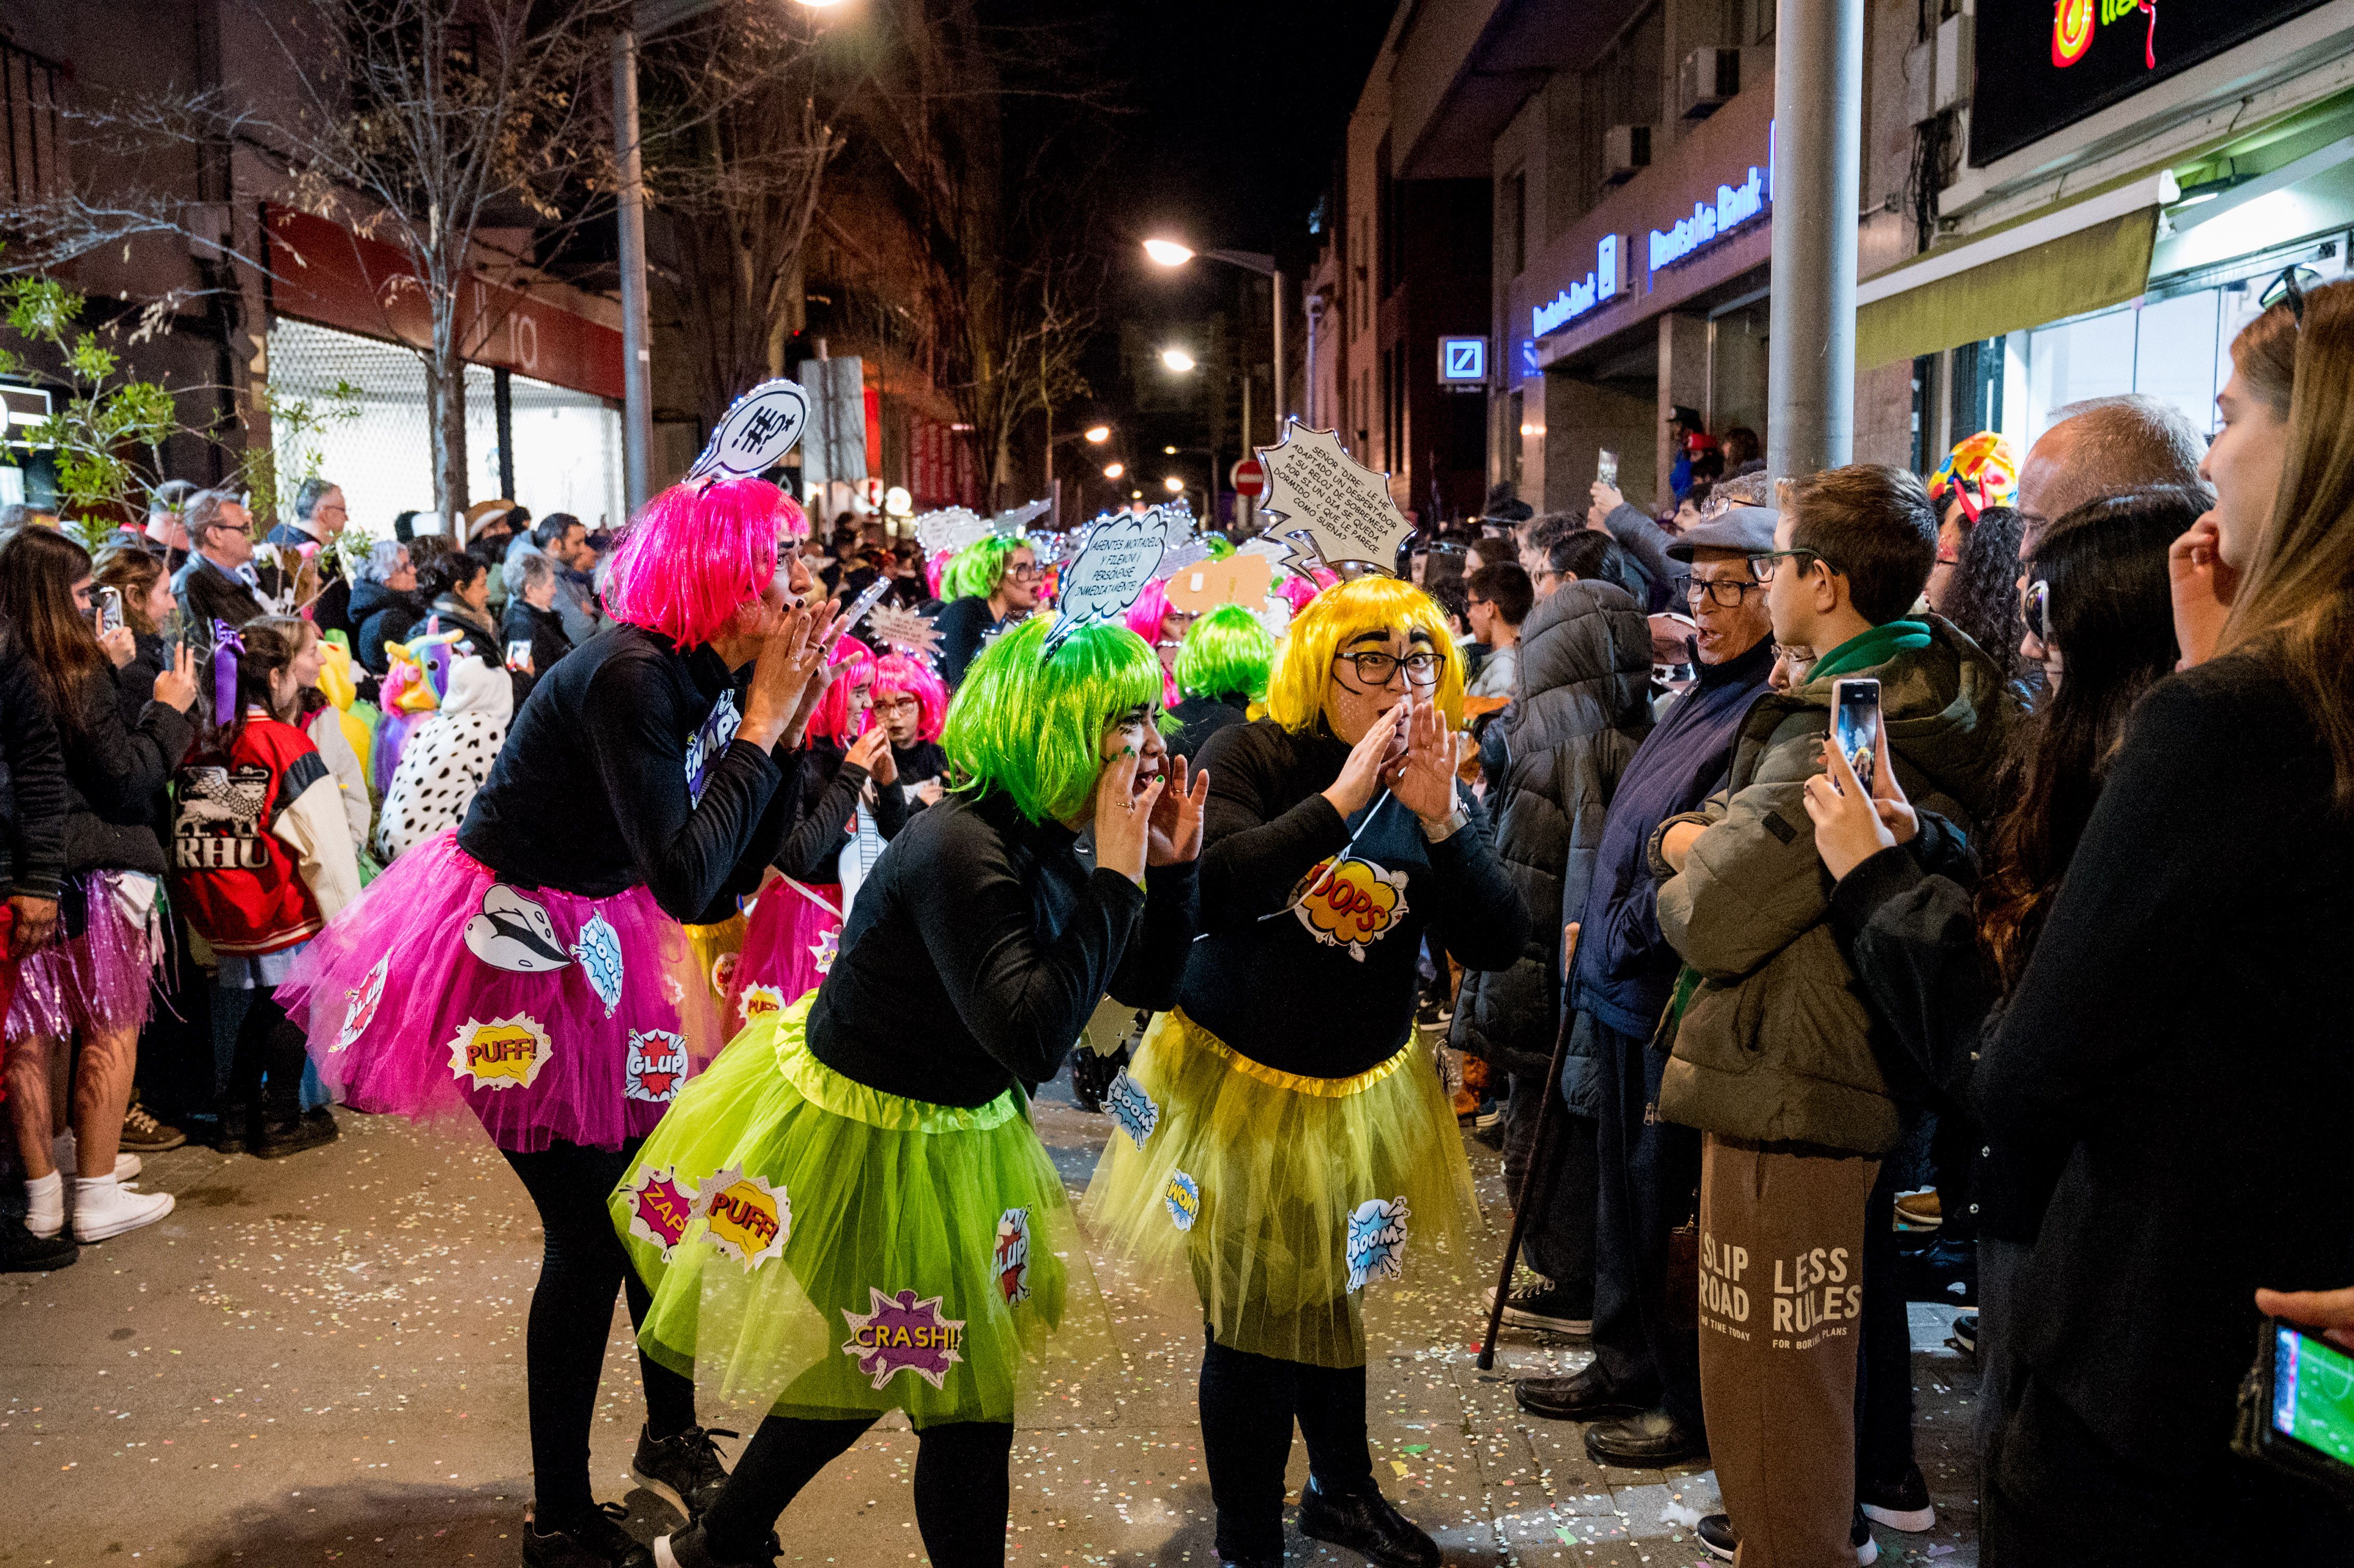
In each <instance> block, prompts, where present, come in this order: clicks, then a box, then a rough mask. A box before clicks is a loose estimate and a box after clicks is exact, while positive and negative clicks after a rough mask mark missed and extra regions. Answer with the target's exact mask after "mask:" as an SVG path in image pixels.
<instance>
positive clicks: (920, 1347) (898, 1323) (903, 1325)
mask: <svg viewBox="0 0 2354 1568" xmlns="http://www.w3.org/2000/svg"><path fill="white" fill-rule="evenodd" d="M866 1294H867V1297H868V1305H869V1306H870V1307H871V1308H873V1309H872V1310H871V1311H866V1312H853V1311H852V1310H850V1308H847V1307H845V1308H843V1309H842V1320H843V1322H844V1323H845V1324H847V1325H848V1326H849V1328H850V1338H849V1339H848V1340H845V1341H844V1342H843V1347H842V1353H843V1355H845V1356H848V1357H850V1358H851V1359H852V1360H853V1361H856V1362H857V1363H858V1370H859V1371H860V1372H864V1373H865V1374H866V1375H867V1376H868V1377H870V1378H873V1379H874V1380H875V1382H874V1386H875V1387H876V1388H881V1387H882V1386H883V1385H884V1384H885V1383H889V1382H890V1381H891V1380H892V1379H893V1378H895V1377H897V1376H898V1375H899V1374H900V1373H901V1372H914V1373H915V1374H916V1375H917V1377H919V1378H922V1379H923V1380H924V1381H925V1382H926V1383H930V1384H931V1385H932V1386H933V1387H934V1388H938V1387H939V1386H940V1385H941V1384H942V1383H946V1382H947V1381H948V1375H949V1368H950V1367H951V1366H954V1365H955V1364H956V1363H957V1362H959V1361H962V1360H964V1356H963V1355H962V1354H961V1353H960V1351H959V1349H958V1347H959V1346H960V1345H962V1344H963V1343H964V1319H961V1318H945V1317H942V1316H941V1315H940V1298H938V1297H937V1296H932V1297H927V1298H924V1299H922V1300H918V1299H917V1298H916V1293H915V1292H914V1291H912V1290H902V1291H900V1292H899V1293H898V1294H897V1295H896V1296H885V1295H884V1294H883V1292H881V1291H880V1290H877V1289H875V1287H873V1286H871V1285H870V1286H868V1287H866Z"/></svg>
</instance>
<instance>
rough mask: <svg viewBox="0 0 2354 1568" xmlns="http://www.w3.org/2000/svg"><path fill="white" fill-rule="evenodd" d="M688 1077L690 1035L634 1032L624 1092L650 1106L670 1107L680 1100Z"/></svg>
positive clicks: (625, 1071)
mask: <svg viewBox="0 0 2354 1568" xmlns="http://www.w3.org/2000/svg"><path fill="white" fill-rule="evenodd" d="M685 1077H686V1036H685V1035H684V1034H673V1033H671V1032H670V1031H669V1030H667V1029H633V1030H631V1032H630V1054H629V1056H628V1059H627V1061H626V1062H625V1064H624V1065H623V1068H622V1077H621V1093H622V1094H623V1095H624V1096H626V1097H629V1098H631V1099H633V1100H643V1101H645V1102H646V1103H648V1104H649V1105H658V1106H659V1105H668V1104H669V1103H670V1102H671V1101H672V1100H673V1099H675V1098H677V1097H678V1086H679V1085H680V1084H681V1083H682V1082H684V1080H685Z"/></svg>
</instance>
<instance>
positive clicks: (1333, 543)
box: [1258, 421, 1414, 572]
mask: <svg viewBox="0 0 2354 1568" xmlns="http://www.w3.org/2000/svg"><path fill="white" fill-rule="evenodd" d="M1258 459H1259V461H1260V462H1261V463H1263V464H1265V465H1266V467H1267V500H1266V501H1265V502H1263V503H1261V506H1262V509H1263V510H1265V511H1267V512H1269V513H1272V514H1275V515H1276V516H1278V517H1279V518H1281V519H1282V522H1281V524H1279V525H1278V528H1277V530H1276V532H1278V534H1280V535H1282V536H1283V537H1284V538H1286V539H1289V540H1293V541H1299V540H1301V539H1302V538H1303V536H1304V539H1305V541H1306V543H1307V544H1308V546H1310V549H1311V550H1312V551H1313V552H1314V554H1315V555H1317V556H1321V557H1322V558H1323V561H1324V563H1325V564H1326V565H1327V566H1331V567H1338V566H1340V565H1341V563H1342V562H1344V561H1352V562H1356V563H1358V564H1360V565H1363V566H1368V567H1377V568H1379V569H1380V570H1382V571H1384V572H1387V571H1394V570H1395V569H1396V567H1397V551H1398V546H1399V545H1401V544H1403V543H1404V542H1405V537H1406V535H1409V534H1411V533H1413V532H1414V524H1411V523H1408V522H1407V521H1406V520H1405V513H1403V512H1400V511H1399V510H1398V507H1397V503H1396V502H1394V501H1393V500H1391V499H1390V487H1389V477H1388V476H1387V475H1386V474H1382V473H1377V472H1375V471H1373V470H1372V469H1369V468H1367V467H1366V466H1365V465H1364V464H1363V463H1361V462H1359V461H1357V460H1356V459H1354V458H1352V457H1351V456H1350V455H1349V454H1348V453H1347V452H1345V451H1343V450H1341V442H1340V440H1339V439H1338V438H1337V437H1336V436H1335V435H1334V434H1333V432H1332V431H1331V430H1310V429H1302V428H1301V427H1300V426H1299V424H1298V423H1297V422H1296V421H1295V422H1292V423H1289V424H1287V425H1286V427H1285V430H1284V438H1283V444H1282V445H1281V446H1276V447H1261V448H1259V449H1258ZM1308 555H1309V552H1308V551H1303V550H1300V549H1299V548H1297V547H1296V546H1295V548H1294V549H1293V552H1292V560H1294V561H1298V562H1299V563H1301V564H1302V565H1303V566H1304V565H1305V564H1306V563H1307V560H1308ZM1286 564H1287V565H1288V564H1289V563H1286Z"/></svg>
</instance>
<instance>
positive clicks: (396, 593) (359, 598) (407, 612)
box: [351, 582, 425, 675]
mask: <svg viewBox="0 0 2354 1568" xmlns="http://www.w3.org/2000/svg"><path fill="white" fill-rule="evenodd" d="M351 618H352V625H353V627H354V628H355V631H356V636H355V638H354V645H353V648H352V654H353V657H355V658H356V659H357V660H359V662H360V665H361V667H362V668H363V669H365V670H366V671H368V672H369V673H371V674H376V675H382V674H385V673H387V672H388V665H387V660H386V657H385V652H384V645H385V644H386V643H387V642H405V641H408V633H409V630H410V629H411V628H413V627H415V626H416V624H417V623H418V622H419V621H420V620H424V619H425V610H424V607H423V606H422V605H421V604H419V602H418V599H417V596H416V595H415V594H413V593H403V592H402V591H401V590H400V589H398V588H387V587H385V586H384V585H383V584H382V583H371V582H358V583H354V584H353V585H352V603H351Z"/></svg>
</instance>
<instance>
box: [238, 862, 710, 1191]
mask: <svg viewBox="0 0 2354 1568" xmlns="http://www.w3.org/2000/svg"><path fill="white" fill-rule="evenodd" d="M277 997H278V1000H279V1001H280V1003H281V1004H282V1005H283V1006H284V1007H285V1009H286V1012H287V1016H289V1017H290V1018H292V1020H293V1021H294V1022H295V1023H296V1024H297V1025H298V1026H299V1027H300V1028H301V1029H302V1032H303V1033H304V1034H305V1035H306V1036H307V1037H308V1038H309V1041H310V1046H311V1055H312V1059H313V1061H314V1062H316V1063H317V1064H318V1067H319V1075H320V1076H321V1077H322V1078H323V1079H324V1080H326V1082H327V1083H328V1084H330V1085H331V1086H334V1087H337V1088H339V1089H341V1090H342V1092H343V1097H344V1098H345V1101H346V1102H347V1103H349V1104H350V1105H351V1106H352V1107H354V1108H355V1109H358V1110H364V1111H376V1112H382V1113H387V1114H389V1115H393V1116H403V1117H408V1118H413V1119H419V1120H423V1119H429V1118H437V1117H441V1116H446V1115H451V1114H453V1113H456V1112H459V1111H461V1110H462V1111H472V1113H473V1114H474V1115H475V1116H476V1117H477V1118H480V1119H481V1121H482V1127H483V1128H484V1129H485V1130H487V1131H488V1132H489V1133H490V1135H491V1140H492V1141H493V1143H495V1144H497V1145H498V1147H499V1148H501V1149H504V1150H511V1151H514V1152H517V1153H528V1152H532V1151H535V1150H542V1149H546V1147H547V1146H548V1145H549V1144H550V1143H552V1142H556V1141H557V1140H559V1139H560V1140H562V1141H565V1142H568V1143H580V1144H588V1145H592V1146H594V1147H597V1148H599V1149H618V1148H620V1146H621V1144H622V1142H623V1141H624V1140H625V1139H631V1138H639V1137H642V1136H644V1135H645V1134H646V1133H649V1132H651V1131H652V1130H653V1127H654V1124H655V1123H656V1122H658V1121H660V1120H661V1119H662V1116H663V1111H664V1110H666V1109H668V1108H669V1107H670V1102H671V1101H672V1099H673V1098H674V1097H676V1095H677V1093H678V1089H679V1086H680V1085H681V1084H682V1083H684V1081H685V1079H686V1077H687V1076H688V1075H689V1074H690V1073H691V1072H693V1071H694V1069H695V1066H696V1065H700V1064H701V1063H702V1062H704V1061H705V1060H708V1059H709V1057H710V1056H711V1054H713V1053H715V1052H716V1050H717V1049H718V1047H719V1046H720V1045H721V1044H724V1040H723V1039H722V1038H721V1037H720V1036H719V1034H718V1032H717V1021H716V1018H714V1017H713V1015H712V1009H711V1006H710V1000H709V999H710V993H709V992H708V991H705V989H704V986H703V984H702V981H701V977H700V975H699V974H698V973H697V970H696V965H695V957H694V954H693V952H692V951H691V949H690V948H689V947H688V945H687V938H686V932H685V930H684V927H681V926H680V925H679V924H678V922H677V921H675V920H673V919H672V918H671V917H670V916H667V915H665V914H663V912H662V910H661V908H660V907H659V906H657V905H656V904H655V903H654V900H653V895H652V894H651V893H648V892H647V891H646V890H645V889H644V888H643V887H632V888H631V889H630V890H628V891H627V892H625V893H620V894H617V895H614V896H612V897H610V898H584V897H581V896H579V895H575V894H570V893H563V892H559V891H557V889H555V888H552V887H534V888H522V887H513V886H509V885H506V884H504V883H502V882H501V881H499V879H498V876H497V874H495V873H493V871H492V870H491V868H490V867H489V866H486V865H484V864H483V863H482V862H480V861H478V860H476V859H474V858H473V857H472V855H470V854H468V853H465V852H464V851H463V850H461V849H460V848H459V847H458V835H457V834H456V832H444V833H441V834H440V835H439V836H438V837H435V838H432V839H429V840H427V841H426V842H423V843H420V844H419V845H417V846H416V847H415V848H414V849H411V850H410V851H409V852H408V853H406V854H404V855H402V856H401V857H400V858H399V859H398V860H397V861H395V862H393V863H392V864H391V865H389V866H387V868H386V869H385V871H384V874H382V875H380V876H378V877H377V878H376V880H375V881H374V882H372V883H370V884H369V885H368V886H367V889H366V892H364V893H362V894H361V895H360V896H359V897H358V898H357V899H356V900H355V901H354V902H353V904H352V905H351V906H349V907H348V908H346V909H345V910H344V912H343V913H342V914H340V915H338V916H336V917H335V918H334V921H332V922H331V923H330V924H329V925H328V927H327V928H326V929H325V930H323V931H322V932H320V933H319V935H318V936H316V937H314V938H312V940H311V942H310V945H309V946H308V947H306V948H304V949H303V950H302V955H301V957H300V958H298V959H296V960H295V965H294V969H293V972H292V975H291V976H290V977H289V978H288V980H287V981H286V983H285V984H283V985H281V986H280V987H279V988H278V991H277Z"/></svg>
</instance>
